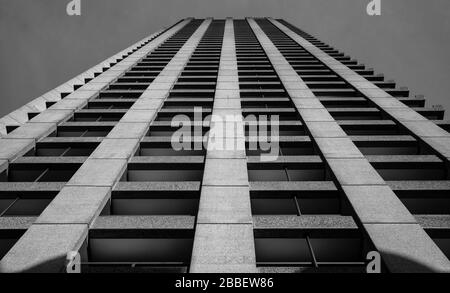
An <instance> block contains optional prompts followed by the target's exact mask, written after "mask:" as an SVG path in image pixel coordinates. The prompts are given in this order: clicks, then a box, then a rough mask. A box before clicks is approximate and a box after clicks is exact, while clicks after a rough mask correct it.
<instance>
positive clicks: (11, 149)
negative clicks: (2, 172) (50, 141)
mask: <svg viewBox="0 0 450 293" xmlns="http://www.w3.org/2000/svg"><path fill="white" fill-rule="evenodd" d="M34 145H35V140H34V139H8V138H2V139H0V159H1V160H8V161H12V160H14V159H16V158H17V157H20V156H22V155H23V154H25V153H26V152H28V151H29V150H31V149H32V148H34Z"/></svg>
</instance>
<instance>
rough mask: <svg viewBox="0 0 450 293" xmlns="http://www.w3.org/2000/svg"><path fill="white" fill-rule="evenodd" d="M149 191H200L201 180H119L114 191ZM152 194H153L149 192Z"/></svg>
mask: <svg viewBox="0 0 450 293" xmlns="http://www.w3.org/2000/svg"><path fill="white" fill-rule="evenodd" d="M139 191H142V192H146V193H147V192H148V191H154V192H157V191H166V192H172V191H173V192H191V191H200V181H183V182H156V181H152V182H118V183H117V184H116V186H115V188H114V192H117V193H119V194H120V193H126V192H133V193H135V192H139ZM147 196H151V194H147Z"/></svg>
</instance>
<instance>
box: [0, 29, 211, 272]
mask: <svg viewBox="0 0 450 293" xmlns="http://www.w3.org/2000/svg"><path fill="white" fill-rule="evenodd" d="M189 21H190V20H187V21H184V22H182V23H180V24H179V25H178V26H176V27H174V28H173V29H172V30H170V32H169V33H168V34H166V35H165V38H164V39H159V43H158V45H159V44H161V43H163V42H164V41H165V40H166V39H167V38H169V37H170V36H171V35H173V34H174V33H176V32H177V31H178V30H179V29H181V28H182V27H183V26H184V25H186V24H187V23H188V22H189ZM210 22H211V20H205V21H204V22H203V23H202V24H201V25H200V27H199V28H198V29H197V30H196V31H195V32H194V34H193V35H192V36H191V37H190V38H189V39H188V40H187V42H186V43H185V44H184V45H183V47H182V48H181V49H180V50H179V51H178V53H177V54H176V55H175V56H174V57H173V59H172V60H171V61H170V62H169V63H168V64H167V66H166V67H165V68H164V69H163V71H162V72H161V73H160V74H159V75H158V76H157V77H156V78H155V79H154V81H153V82H152V83H151V84H150V86H149V87H148V88H147V89H146V90H145V91H144V93H143V94H142V95H141V96H140V97H139V98H138V100H137V101H136V102H135V103H134V104H133V106H132V107H131V108H130V110H129V111H128V112H127V113H126V114H125V115H124V116H123V117H122V119H121V120H120V121H119V123H118V124H117V125H116V126H115V127H114V128H113V129H112V130H111V132H110V133H109V134H108V136H107V137H106V138H105V139H104V140H103V141H102V143H101V144H100V145H99V146H98V147H97V149H96V150H95V151H94V152H93V153H92V154H91V156H90V157H89V158H88V159H87V160H86V161H85V162H84V164H83V165H82V166H81V167H80V169H79V170H78V171H77V172H76V173H75V174H74V175H73V177H72V178H71V179H70V181H69V182H68V183H67V184H66V185H65V186H64V188H63V189H62V190H61V192H60V193H59V194H58V195H57V196H56V197H55V199H54V200H53V201H52V202H51V203H50V205H49V206H48V207H47V208H46V209H45V210H44V211H43V212H42V214H41V215H40V216H39V218H38V219H37V220H36V222H35V223H34V224H33V225H32V226H31V227H30V228H29V229H28V230H27V232H26V233H25V234H24V235H23V236H22V238H20V239H19V241H18V242H17V243H16V245H14V246H13V248H12V249H11V250H10V251H9V252H8V254H7V255H6V256H5V257H4V258H3V259H2V260H1V262H0V271H1V272H24V271H39V272H59V271H63V270H64V259H65V257H66V255H67V253H68V252H69V251H78V250H80V248H81V246H82V244H83V243H84V242H85V240H86V236H87V232H88V229H89V227H90V226H91V224H92V223H93V221H94V220H95V219H96V217H97V216H98V215H99V214H100V212H101V211H102V209H103V208H104V206H105V204H106V203H107V202H108V200H109V199H110V195H111V190H112V188H113V186H114V185H115V184H116V183H117V181H118V180H120V178H121V177H122V176H125V175H126V174H125V175H124V172H125V170H126V167H127V163H128V161H129V160H130V159H131V157H132V156H133V155H134V153H135V152H136V151H137V149H138V147H139V142H140V140H141V139H142V138H143V137H144V136H145V134H146V132H147V130H148V128H149V126H150V124H151V122H152V121H153V119H154V118H155V117H156V114H157V112H158V109H159V108H161V106H162V105H163V103H164V100H165V99H166V97H167V96H168V95H169V92H170V90H171V89H172V87H173V85H174V84H175V82H176V80H177V78H178V76H179V75H180V74H181V71H182V69H183V68H184V66H185V65H186V64H187V62H188V60H189V58H190V56H191V54H192V53H193V52H194V50H195V48H196V47H197V45H198V43H199V42H200V40H201V38H202V36H203V35H204V33H205V32H206V30H207V28H208V26H209V24H210ZM156 47H157V46H154V47H153V48H156ZM143 56H144V55H143ZM143 56H142V57H143Z"/></svg>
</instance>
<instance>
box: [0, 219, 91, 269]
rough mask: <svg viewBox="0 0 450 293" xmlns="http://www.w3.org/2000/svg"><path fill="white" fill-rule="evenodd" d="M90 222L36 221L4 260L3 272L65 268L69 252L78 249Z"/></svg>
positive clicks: (1, 264) (1, 263)
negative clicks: (66, 223) (43, 223)
mask: <svg viewBox="0 0 450 293" xmlns="http://www.w3.org/2000/svg"><path fill="white" fill-rule="evenodd" d="M87 230H88V229H87V225H60V224H58V225H32V226H31V227H30V228H29V229H28V230H27V232H25V234H24V235H23V236H22V238H20V240H19V241H18V242H17V243H16V244H15V245H14V246H13V248H11V250H10V251H9V252H8V254H7V255H6V256H5V257H4V258H3V259H2V260H1V261H0V272H2V273H18V272H41V273H42V272H63V271H64V265H65V260H66V256H67V253H69V252H70V251H78V250H79V249H80V248H81V245H82V243H83V241H84V239H85V238H86V236H87Z"/></svg>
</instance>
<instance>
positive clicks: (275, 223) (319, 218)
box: [253, 215, 357, 231]
mask: <svg viewBox="0 0 450 293" xmlns="http://www.w3.org/2000/svg"><path fill="white" fill-rule="evenodd" d="M253 227H254V229H269V230H270V229H286V230H287V229H294V230H309V231H311V230H321V229H323V230H326V229H357V225H356V223H355V221H354V220H353V218H352V217H351V216H340V215H302V216H294V215H292V216H291V215H286V216H253Z"/></svg>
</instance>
